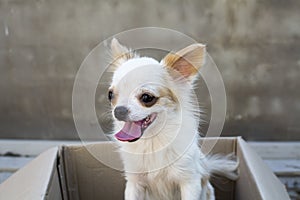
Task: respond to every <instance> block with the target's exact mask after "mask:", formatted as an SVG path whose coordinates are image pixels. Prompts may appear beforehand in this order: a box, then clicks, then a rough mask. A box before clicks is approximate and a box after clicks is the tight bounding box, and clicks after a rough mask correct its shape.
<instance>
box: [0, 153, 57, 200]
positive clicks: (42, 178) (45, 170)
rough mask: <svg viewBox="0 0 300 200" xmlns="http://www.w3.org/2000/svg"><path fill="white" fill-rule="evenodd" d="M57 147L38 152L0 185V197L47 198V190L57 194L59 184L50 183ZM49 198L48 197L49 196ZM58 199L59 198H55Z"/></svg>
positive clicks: (12, 198)
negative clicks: (38, 153) (35, 156)
mask: <svg viewBox="0 0 300 200" xmlns="http://www.w3.org/2000/svg"><path fill="white" fill-rule="evenodd" d="M56 155H57V148H51V149H49V150H47V151H46V152H44V153H42V154H40V155H39V156H38V157H37V158H35V159H34V160H32V161H31V162H30V163H28V164H27V165H26V166H24V167H23V168H22V169H20V170H19V171H17V172H16V173H14V174H13V175H12V176H11V177H10V178H8V179H7V180H6V181H5V182H3V183H2V184H1V185H0V199H9V200H17V199H20V200H24V199H28V200H38V199H48V191H49V189H50V191H51V194H55V193H56V195H58V196H56V197H59V196H60V195H59V194H60V191H53V190H57V189H58V190H59V185H58V186H57V187H56V186H55V185H51V183H52V180H53V178H54V177H55V176H54V175H53V173H54V172H55V171H56V170H53V169H56V166H55V165H56ZM49 199H50V198H49ZM56 199H59V198H56Z"/></svg>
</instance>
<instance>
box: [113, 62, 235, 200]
mask: <svg viewBox="0 0 300 200" xmlns="http://www.w3.org/2000/svg"><path fill="white" fill-rule="evenodd" d="M111 88H114V92H115V93H116V96H117V101H116V104H115V105H114V107H116V106H120V105H122V106H126V107H128V108H129V110H130V114H129V119H130V120H132V121H137V120H141V119H143V118H145V117H146V116H148V115H149V114H151V113H153V112H155V113H157V118H156V119H155V121H154V122H153V123H152V124H151V125H150V126H149V127H148V128H147V129H146V131H145V132H144V134H143V136H142V137H141V138H140V139H139V140H137V141H135V142H132V143H128V142H118V143H119V145H120V154H121V157H122V159H123V163H124V168H125V169H124V170H125V175H126V180H127V183H126V190H125V199H126V200H144V199H153V200H160V199H161V200H168V199H170V200H176V199H178V200H179V199H182V200H199V199H202V200H205V199H209V200H213V199H214V191H213V187H212V186H211V184H210V183H209V177H210V175H211V173H213V172H218V173H219V174H225V175H227V176H229V177H231V178H235V177H234V175H233V171H234V170H235V169H236V167H237V164H236V162H234V161H230V160H229V159H228V158H226V157H225V158H224V157H216V156H211V157H204V156H203V154H202V152H201V150H200V149H199V146H198V137H199V136H198V135H199V134H198V131H197V130H198V124H199V119H198V117H197V114H198V113H197V112H199V111H198V110H195V109H197V106H195V105H196V104H195V103H196V102H194V100H193V95H192V94H193V93H192V92H193V91H192V83H191V82H189V81H185V80H175V79H174V78H173V77H172V76H171V75H170V74H169V73H168V70H167V69H166V67H165V66H164V63H163V62H161V63H159V62H158V61H156V60H154V59H152V58H147V57H141V58H140V57H137V58H133V59H130V60H128V61H126V62H124V63H122V64H121V66H119V67H118V69H117V70H116V71H115V73H114V76H113V79H112V83H111ZM167 90H169V91H171V92H172V94H173V95H175V97H176V98H175V100H174V99H172V98H171V97H170V96H168V95H166V96H163V97H160V98H159V100H158V102H157V103H156V104H155V105H154V106H152V107H150V108H146V107H143V106H141V104H140V103H139V102H138V98H137V96H138V94H140V93H141V92H143V91H150V92H151V93H152V94H155V95H156V96H159V95H161V91H167ZM173 97H174V96H173ZM123 125H124V122H121V121H118V120H115V132H117V131H119V130H120V129H121V128H122V126H123ZM203 157H204V158H203ZM220 163H222V165H220Z"/></svg>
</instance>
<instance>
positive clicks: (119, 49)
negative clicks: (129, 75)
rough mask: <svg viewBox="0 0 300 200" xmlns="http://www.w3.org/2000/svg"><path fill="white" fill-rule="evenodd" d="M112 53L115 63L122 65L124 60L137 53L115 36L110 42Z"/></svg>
mask: <svg viewBox="0 0 300 200" xmlns="http://www.w3.org/2000/svg"><path fill="white" fill-rule="evenodd" d="M110 50H111V55H112V59H113V63H114V64H115V65H117V66H119V65H121V64H122V63H123V62H125V61H127V60H129V59H131V58H134V57H135V56H136V54H135V53H134V52H133V51H132V50H130V49H128V48H127V47H125V46H123V45H121V44H120V43H119V41H118V40H117V39H116V38H113V39H112V41H111V44H110Z"/></svg>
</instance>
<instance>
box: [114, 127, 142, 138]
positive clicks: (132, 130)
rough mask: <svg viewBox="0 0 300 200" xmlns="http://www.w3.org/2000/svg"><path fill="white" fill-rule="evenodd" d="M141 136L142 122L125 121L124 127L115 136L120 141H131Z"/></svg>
mask: <svg viewBox="0 0 300 200" xmlns="http://www.w3.org/2000/svg"><path fill="white" fill-rule="evenodd" d="M141 136H142V123H139V122H125V125H124V127H123V128H122V130H120V131H119V132H118V133H116V134H115V137H116V138H117V139H118V140H120V141H127V142H130V141H133V140H136V139H139V138H140V137H141Z"/></svg>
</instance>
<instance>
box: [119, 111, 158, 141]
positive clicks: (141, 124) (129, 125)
mask: <svg viewBox="0 0 300 200" xmlns="http://www.w3.org/2000/svg"><path fill="white" fill-rule="evenodd" d="M156 116H157V114H156V113H152V114H151V115H148V116H147V117H146V118H144V119H142V120H139V121H128V122H125V124H124V126H123V128H122V129H121V130H120V131H119V132H118V133H116V134H115V137H116V138H117V139H118V140H120V141H123V142H134V141H137V140H138V139H140V138H141V137H142V136H143V133H144V131H145V130H146V129H147V128H148V127H149V126H150V125H151V124H152V123H153V121H154V120H155V118H156Z"/></svg>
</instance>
